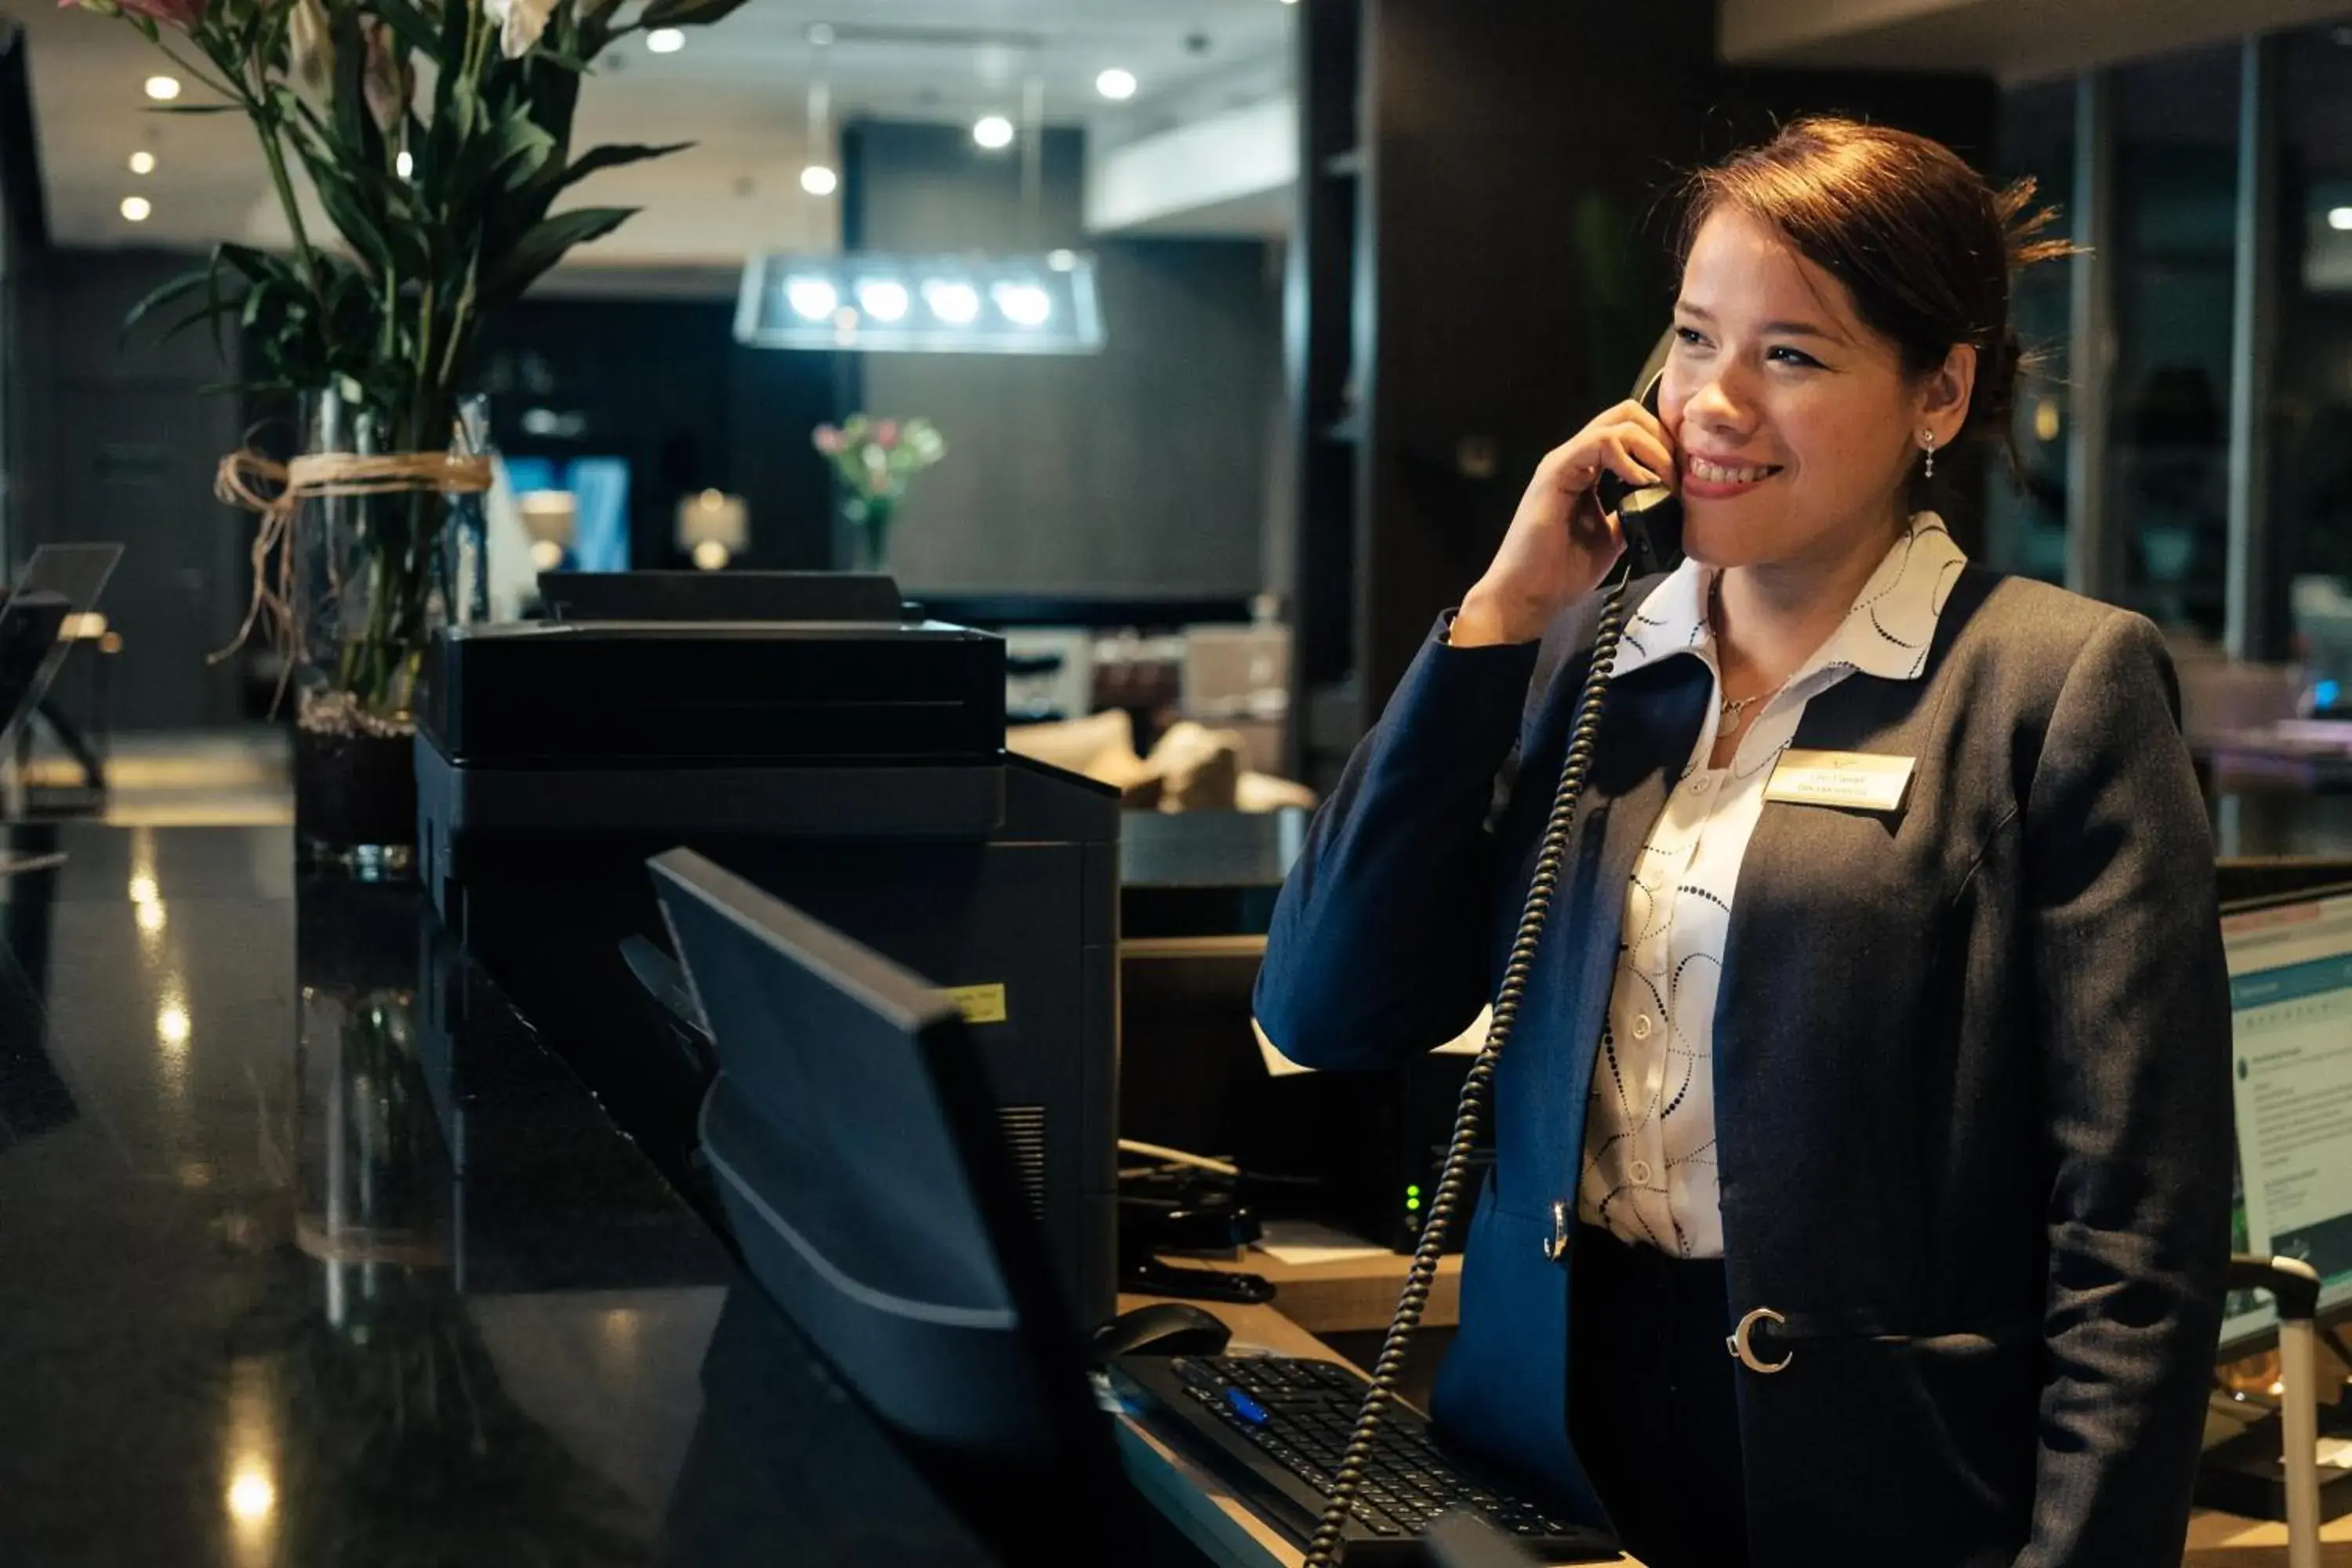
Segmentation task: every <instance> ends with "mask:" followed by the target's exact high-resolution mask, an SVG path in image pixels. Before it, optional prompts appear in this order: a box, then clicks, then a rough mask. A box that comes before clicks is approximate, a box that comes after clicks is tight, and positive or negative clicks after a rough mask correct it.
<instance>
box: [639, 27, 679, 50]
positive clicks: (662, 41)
mask: <svg viewBox="0 0 2352 1568" xmlns="http://www.w3.org/2000/svg"><path fill="white" fill-rule="evenodd" d="M646 47H647V48H648V49H651V50H652V51H653V52H654V53H656V54H657V55H674V54H676V53H677V51H678V50H680V49H682V48H684V47H686V35H685V34H684V33H683V32H680V31H679V30H678V29H677V28H676V27H656V28H655V29H654V30H653V31H652V32H650V33H647V34H646Z"/></svg>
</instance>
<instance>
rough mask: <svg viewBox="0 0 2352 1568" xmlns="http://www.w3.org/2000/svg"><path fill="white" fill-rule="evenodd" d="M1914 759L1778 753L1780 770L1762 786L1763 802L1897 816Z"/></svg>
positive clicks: (1775, 770) (1833, 753) (1848, 753)
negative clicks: (1890, 812)
mask: <svg viewBox="0 0 2352 1568" xmlns="http://www.w3.org/2000/svg"><path fill="white" fill-rule="evenodd" d="M1915 761H1916V759H1914V758H1911V757H1882V756H1875V755H1873V754H1872V753H1871V752H1800V751H1797V750H1795V749H1794V748H1791V749H1790V750H1789V751H1785V752H1781V753H1780V765H1778V766H1777V767H1775V768H1774V769H1773V770H1772V776H1771V778H1770V779H1769V780H1768V781H1766V783H1765V785H1764V798H1765V799H1766V800H1785V801H1790V802H1793V803H1795V804H1797V805H1843V806H1845V807H1847V808H1849V809H1851V810H1854V811H1895V810H1897V809H1899V808H1900V807H1901V806H1902V805H1903V792H1904V790H1905V789H1906V788H1908V787H1909V785H1910V783H1911V769H1912V766H1913V763H1914V762H1915Z"/></svg>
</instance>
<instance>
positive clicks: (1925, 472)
mask: <svg viewBox="0 0 2352 1568" xmlns="http://www.w3.org/2000/svg"><path fill="white" fill-rule="evenodd" d="M1919 449H1920V450H1921V451H1923V452H1925V453H1927V467H1926V468H1923V469H1922V470H1921V477H1922V478H1923V479H1934V478H1935V477H1936V433H1935V432H1934V431H1933V430H1922V431H1920V432H1919Z"/></svg>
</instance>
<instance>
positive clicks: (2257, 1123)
mask: <svg viewBox="0 0 2352 1568" xmlns="http://www.w3.org/2000/svg"><path fill="white" fill-rule="evenodd" d="M2221 936H2222V942H2223V945H2224V947H2225V949H2226V950H2227V952H2228V954H2229V966H2230V1011H2231V1039H2232V1047H2231V1055H2232V1058H2233V1060H2232V1063H2231V1076H2232V1079H2233V1080H2234V1097H2233V1098H2234V1101H2235V1107H2236V1113H2237V1130H2238V1171H2237V1192H2236V1194H2235V1203H2234V1205H2233V1206H2232V1210H2231V1247H2232V1248H2233V1249H2234V1250H2236V1251H2240V1252H2253V1253H2259V1254H2263V1255H2265V1256H2273V1257H2275V1256H2285V1257H2290V1258H2302V1259H2303V1260H2304V1261H2305V1262H2307V1263H2309V1264H2310V1265H2311V1266H2312V1267H2313V1268H2316V1269H2318V1270H2319V1275H2320V1279H2321V1286H2320V1296H2319V1305H2320V1310H2321V1311H2322V1312H2323V1313H2324V1312H2327V1311H2329V1310H2337V1311H2340V1310H2343V1309H2344V1308H2345V1307H2347V1305H2352V888H2336V889H2329V890H2328V891H2326V892H2325V893H2319V894H2313V895H2307V896H2304V897H2300V898H2295V899H2292V900H2279V901H2275V902H2271V903H2268V904H2265V905H2262V906H2258V907H2254V908H2249V909H2242V910H2234V911H2232V912H2231V913H2228V914H2225V915H2224V916H2223V917H2222V920H2221ZM2276 1327H2277V1318H2276V1315H2275V1313H2274V1312H2273V1309H2272V1306H2271V1300H2270V1298H2269V1297H2268V1296H2266V1295H2260V1294H2256V1293H2253V1292H2251V1291H2241V1292H2233V1293H2232V1294H2231V1297H2230V1300H2229V1304H2228V1308H2227V1311H2226V1316H2225V1319H2224V1321H2223V1323H2222V1327H2221V1342H2222V1344H2223V1345H2224V1346H2225V1347H2230V1348H2233V1349H2234V1348H2239V1347H2250V1346H2252V1344H2253V1343H2254V1342H2257V1341H2259V1340H2260V1339H2261V1338H2262V1336H2263V1335H2264V1334H2266V1333H2268V1332H2269V1331H2272V1330H2273V1329H2275V1328H2276Z"/></svg>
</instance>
